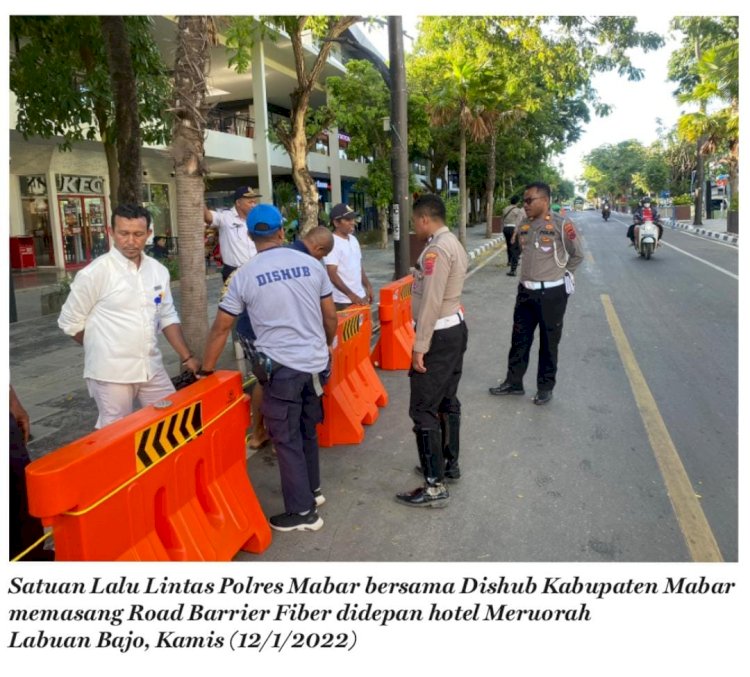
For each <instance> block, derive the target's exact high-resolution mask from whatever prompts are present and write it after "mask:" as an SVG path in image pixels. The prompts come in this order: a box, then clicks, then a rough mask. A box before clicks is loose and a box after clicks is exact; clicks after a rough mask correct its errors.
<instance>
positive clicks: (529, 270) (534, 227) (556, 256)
mask: <svg viewBox="0 0 750 677" xmlns="http://www.w3.org/2000/svg"><path fill="white" fill-rule="evenodd" d="M523 203H524V210H525V212H526V217H527V219H526V221H525V222H523V223H522V224H521V225H520V226H519V227H518V230H517V233H516V235H517V237H518V241H519V244H520V246H521V251H522V253H523V256H522V258H521V282H520V283H519V285H518V294H517V296H516V306H515V309H514V310H513V334H512V337H511V347H510V352H509V354H508V372H507V375H506V377H505V381H504V382H503V383H501V384H500V385H499V386H495V387H493V388H490V393H491V394H492V395H523V393H524V390H523V376H524V374H525V373H526V368H527V367H528V366H529V352H530V351H531V344H532V342H533V340H534V330H535V329H536V327H537V325H539V366H538V369H537V377H536V381H537V393H536V396H535V397H534V403H535V404H546V403H547V402H549V401H550V400H551V399H552V389H553V388H554V387H555V375H556V373H557V346H558V344H559V343H560V338H561V336H562V328H563V316H564V315H565V307H566V304H567V302H568V295H569V293H572V291H573V271H575V269H576V268H577V267H578V265H579V264H580V263H581V261H582V260H583V253H582V250H581V241H580V239H579V237H578V233H577V232H576V229H575V227H574V226H573V224H572V223H571V222H570V221H569V220H568V219H567V218H565V217H563V216H560V215H559V214H556V213H554V212H553V211H551V209H550V187H549V186H548V185H547V184H546V183H542V182H541V181H540V182H536V183H531V184H529V185H528V186H526V190H525V191H524V196H523ZM566 278H567V279H566Z"/></svg>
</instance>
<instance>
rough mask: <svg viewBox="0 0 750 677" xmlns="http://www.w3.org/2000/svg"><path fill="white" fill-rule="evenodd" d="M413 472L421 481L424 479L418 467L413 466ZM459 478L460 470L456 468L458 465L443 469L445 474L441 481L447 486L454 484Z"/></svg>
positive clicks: (420, 468)
mask: <svg viewBox="0 0 750 677" xmlns="http://www.w3.org/2000/svg"><path fill="white" fill-rule="evenodd" d="M414 472H415V473H416V474H417V475H419V476H420V477H421V478H422V479H424V472H423V471H422V467H421V466H419V465H415V466H414ZM460 478H461V469H460V468H459V467H458V464H456V465H454V466H452V467H450V468H449V467H447V466H446V468H445V473H444V476H443V481H444V482H447V483H448V484H453V483H454V482H458V480H459V479H460Z"/></svg>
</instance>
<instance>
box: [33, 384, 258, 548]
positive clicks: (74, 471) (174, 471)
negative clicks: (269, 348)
mask: <svg viewBox="0 0 750 677" xmlns="http://www.w3.org/2000/svg"><path fill="white" fill-rule="evenodd" d="M248 424H249V411H248V397H247V396H246V395H245V394H244V393H243V391H242V381H241V378H240V375H239V373H238V372H233V371H218V372H216V373H215V374H214V375H213V376H210V377H208V378H204V379H201V380H200V381H198V382H197V383H195V384H193V385H191V386H189V387H187V388H184V389H182V390H180V391H179V392H175V393H173V394H172V395H171V396H170V397H169V399H168V400H164V401H163V402H161V403H157V404H156V405H153V406H149V407H145V408H143V409H141V410H139V411H137V412H135V413H133V414H131V415H130V416H127V417H125V418H124V419H121V420H120V421H116V422H115V423H112V424H110V425H108V426H105V427H104V428H102V429H101V430H97V431H96V432H94V433H91V434H90V435H87V436H86V437H83V438H81V439H79V440H77V441H76V442H73V443H72V444H70V445H68V446H66V447H63V448H61V449H58V450H57V451H55V452H52V453H51V454H48V455H46V456H44V457H42V458H40V459H38V460H36V461H34V462H33V463H31V464H30V465H29V466H28V467H27V468H26V479H27V485H28V494H29V511H30V512H31V514H33V515H35V516H37V517H40V518H41V519H42V522H43V523H44V524H45V525H46V526H51V527H52V529H53V534H54V538H55V557H56V559H57V560H79V561H80V560H93V561H118V560H122V561H127V560H148V561H154V560H158V561H163V560H183V561H195V560H224V561H226V560H230V559H232V557H234V555H235V554H236V553H237V552H238V551H239V550H240V549H242V550H246V551H248V552H255V553H259V552H263V551H264V550H265V549H266V548H267V547H268V546H269V544H270V543H271V530H270V527H269V525H268V522H267V520H266V517H265V515H264V514H263V511H262V509H261V507H260V504H259V503H258V499H257V498H256V496H255V492H254V491H253V488H252V485H251V484H250V480H249V478H248V476H247V469H246V459H245V430H246V429H247V427H248Z"/></svg>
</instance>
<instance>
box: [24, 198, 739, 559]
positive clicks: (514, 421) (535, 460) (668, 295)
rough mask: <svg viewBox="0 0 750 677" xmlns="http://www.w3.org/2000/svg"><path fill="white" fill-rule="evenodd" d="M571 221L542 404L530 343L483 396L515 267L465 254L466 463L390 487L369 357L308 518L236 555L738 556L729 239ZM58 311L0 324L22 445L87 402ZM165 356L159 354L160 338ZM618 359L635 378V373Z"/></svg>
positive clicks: (397, 393) (82, 417) (54, 442)
mask: <svg viewBox="0 0 750 677" xmlns="http://www.w3.org/2000/svg"><path fill="white" fill-rule="evenodd" d="M574 221H575V222H576V224H577V225H578V228H579V231H580V233H581V237H582V239H583V244H584V249H585V252H586V257H585V260H584V262H583V263H582V265H581V267H580V268H579V271H578V273H577V276H576V277H577V289H576V293H575V295H574V296H573V297H572V298H571V299H570V301H569V304H568V311H567V314H566V317H565V328H564V335H563V340H562V343H561V346H560V365H559V372H558V386H557V388H556V390H555V398H554V400H553V401H552V402H551V403H550V404H549V405H547V406H545V407H537V406H535V405H534V404H533V403H532V401H531V398H532V396H533V394H534V390H535V387H534V386H535V383H534V381H535V379H534V375H535V370H536V357H535V352H536V347H537V346H536V344H535V346H534V349H533V350H532V361H531V365H530V368H529V373H528V374H527V377H526V383H525V386H526V396H525V397H511V398H509V399H508V398H495V397H491V396H490V395H489V394H488V393H487V388H488V386H491V385H494V384H495V383H496V382H497V381H498V380H499V379H502V377H503V376H504V373H505V368H506V358H507V352H508V347H509V343H510V333H511V323H512V312H513V303H514V299H515V290H516V284H517V279H518V278H510V277H507V276H506V275H505V273H506V272H507V268H506V267H505V265H504V264H505V253H504V251H500V252H499V253H496V254H490V255H485V256H484V258H483V259H480V260H479V261H478V263H477V264H476V265H472V269H471V272H470V277H469V278H468V280H467V283H466V287H465V293H464V304H465V307H466V314H467V321H468V324H469V332H470V339H469V348H468V351H467V354H466V358H465V363H464V376H463V379H462V382H461V388H460V391H459V395H460V397H461V400H462V403H463V429H462V452H461V466H462V470H463V477H462V479H461V481H460V482H459V483H458V484H455V485H451V486H450V491H451V504H450V505H449V506H447V507H446V508H445V509H444V510H419V509H412V508H408V507H405V506H402V505H399V504H397V503H396V502H395V500H394V494H395V493H396V492H398V491H402V490H406V489H411V488H413V487H415V486H416V485H417V484H418V483H419V478H418V477H417V476H416V475H415V474H414V471H413V468H414V465H415V463H416V461H417V457H416V456H417V455H416V451H415V445H414V439H413V433H412V432H411V422H410V420H409V418H408V413H407V410H408V390H409V384H408V378H407V376H406V374H405V372H382V371H381V372H379V374H380V378H381V379H382V381H383V383H384V385H385V386H386V389H387V391H388V394H389V397H390V403H389V405H388V406H387V407H385V408H383V409H381V410H380V417H379V419H378V420H377V421H376V422H375V423H374V424H373V425H371V426H368V427H367V430H366V436H365V440H364V441H363V442H362V443H361V444H359V445H356V446H338V447H333V448H330V449H323V450H321V469H322V477H323V490H324V493H325V496H326V498H327V502H326V504H325V505H323V506H322V507H321V509H320V512H321V515H322V516H323V518H324V520H325V526H324V528H323V529H322V530H320V531H318V532H315V533H304V534H303V533H289V534H286V533H281V534H279V533H274V534H273V542H272V544H271V546H270V547H269V548H268V549H267V550H266V551H265V552H264V553H262V554H260V555H253V554H247V553H239V554H238V555H237V556H236V558H235V559H236V560H247V561H268V562H270V561H287V562H297V561H329V562H337V561H338V562H347V561H359V562H366V561H378V562H409V561H467V562H592V563H594V562H686V561H691V560H693V559H704V553H705V552H706V551H705V550H700V549H698V550H697V551H696V549H695V544H696V543H703V544H706V543H708V551H709V553H710V552H711V544H712V543H713V545H714V546H715V551H714V552H713V555H714V556H715V557H714V558H723V559H724V560H726V561H737V558H738V545H737V543H738V535H737V531H738V518H737V512H738V498H737V493H738V470H737V467H738V459H737V456H738V454H737V451H738V439H737V438H738V435H737V427H738V412H737V397H738V363H737V353H738V351H737V349H738V327H737V325H738V283H737V271H738V256H737V254H738V250H737V248H736V247H730V246H727V245H725V244H723V243H720V242H716V241H712V240H707V239H704V238H700V237H694V236H692V235H689V234H687V233H685V232H683V231H679V230H675V231H672V230H669V229H668V230H667V231H666V237H665V244H664V246H662V247H661V248H659V249H658V250H657V252H656V254H655V256H654V257H653V258H652V259H651V260H650V261H645V260H643V259H639V258H638V257H637V256H636V255H635V253H634V251H633V250H632V249H631V248H629V247H628V241H627V240H626V238H625V230H626V226H627V221H626V220H625V217H624V216H619V215H616V216H615V217H613V219H611V220H610V221H609V222H608V223H605V222H604V221H603V220H602V219H601V217H600V216H599V214H598V213H597V212H581V213H577V214H575V215H574ZM382 256H383V257H387V254H383V255H382ZM371 265H372V274H371V277H372V278H374V280H375V281H376V282H377V283H378V286H379V284H382V283H384V282H387V281H390V275H391V272H390V268H389V267H388V266H387V265H385V264H383V265H380V266H377V265H375V259H373V260H372V262H371ZM380 268H382V270H380ZM378 275H380V277H382V280H380V278H379V277H378ZM216 291H217V290H215V289H213V290H212V293H213V294H214V296H215V292H216ZM214 296H212V298H213V297H214ZM613 317H614V318H615V319H614V320H613ZM55 320H56V318H53V317H44V318H39V319H38V320H33V321H29V322H25V323H18V324H16V325H12V326H11V328H10V345H11V350H10V366H11V370H12V372H13V377H14V381H15V382H16V383H17V384H18V388H20V390H19V394H20V395H22V401H24V403H25V406H26V407H27V408H28V409H30V413H31V414H32V421H39V423H34V426H33V432H34V433H35V435H36V436H37V440H36V441H35V442H33V443H32V444H31V445H30V449H31V452H32V455H33V456H34V457H37V456H39V455H42V454H44V453H47V452H48V451H51V450H52V449H54V448H56V447H57V446H60V445H62V444H64V443H66V442H69V441H72V440H74V439H77V438H78V437H79V436H80V434H81V430H90V429H91V428H92V427H93V423H94V420H95V418H96V414H95V407H93V406H92V403H91V400H90V399H89V398H88V395H87V393H86V391H85V388H84V387H83V383H82V380H81V371H82V351H80V348H78V347H77V346H75V344H73V342H72V341H70V339H68V338H67V337H65V336H63V335H62V334H61V332H59V331H58V330H57V328H56V323H55ZM613 322H614V325H613ZM613 326H614V327H615V328H613ZM618 326H619V328H620V329H619V330H617V329H616V327H618ZM623 345H624V346H625V348H623ZM627 349H629V350H630V351H631V352H630V356H631V359H630V361H629V362H628V361H627V360H626V359H624V357H623V355H624V354H625V356H626V357H627ZM623 351H625V353H623ZM229 353H231V351H227V354H226V355H225V357H227V358H228V361H227V360H225V364H223V365H222V366H223V367H225V368H231V367H232V364H231V355H230V354H229ZM164 354H165V357H167V361H168V366H169V367H170V368H172V367H175V365H174V364H172V362H174V360H172V362H170V361H169V360H170V359H171V358H170V357H169V356H170V355H171V351H170V350H169V349H168V348H167V349H166V350H165V351H164ZM634 370H635V371H636V372H639V373H640V374H642V376H643V381H642V382H641V383H640V385H637V386H633V385H632V384H633V382H634V381H633V379H635V376H634V375H633V374H634ZM636 376H637V374H636ZM636 381H637V379H636ZM649 396H650V397H651V398H652V399H651V400H649V399H648V398H649ZM247 467H248V474H249V476H250V478H251V481H252V484H253V486H254V488H255V491H256V493H257V494H258V497H259V499H260V502H261V505H262V507H263V509H264V511H265V513H266V515H273V514H275V513H277V512H281V511H282V510H283V503H282V500H281V492H280V486H279V477H278V468H277V464H276V458H275V455H274V453H273V451H272V450H271V449H270V448H266V449H263V450H261V451H260V452H258V453H256V454H255V455H254V456H252V457H250V458H249V460H248V466H247ZM681 469H682V472H684V477H682V480H680V477H679V475H680V470H681ZM675 482H676V484H675ZM686 486H687V491H686ZM686 494H687V495H686ZM691 499H692V500H691ZM707 559H709V558H707Z"/></svg>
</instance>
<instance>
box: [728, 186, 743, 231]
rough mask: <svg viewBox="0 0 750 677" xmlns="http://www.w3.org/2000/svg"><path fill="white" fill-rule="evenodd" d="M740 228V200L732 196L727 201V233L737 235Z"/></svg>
mask: <svg viewBox="0 0 750 677" xmlns="http://www.w3.org/2000/svg"><path fill="white" fill-rule="evenodd" d="M739 227H740V198H739V196H738V195H732V199H731V200H730V201H729V211H728V212H727V232H728V233H739V232H740V231H739Z"/></svg>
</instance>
